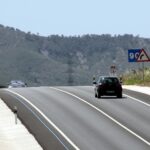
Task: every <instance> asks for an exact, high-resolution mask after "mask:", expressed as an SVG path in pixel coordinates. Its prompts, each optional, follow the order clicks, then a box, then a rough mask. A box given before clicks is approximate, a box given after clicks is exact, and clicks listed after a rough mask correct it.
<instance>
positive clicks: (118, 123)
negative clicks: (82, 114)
mask: <svg viewBox="0 0 150 150" xmlns="http://www.w3.org/2000/svg"><path fill="white" fill-rule="evenodd" d="M50 88H51V89H55V90H57V91H60V92H63V93H66V94H68V95H71V96H73V97H75V98H77V99H78V100H80V101H82V102H84V103H86V104H87V105H89V106H91V107H92V108H94V109H96V110H97V111H99V112H100V113H102V114H103V115H104V116H106V117H107V118H109V119H110V120H112V121H113V122H115V123H116V124H117V125H119V126H120V127H122V128H124V129H125V130H126V131H128V132H129V133H131V134H132V135H134V136H135V137H137V138H138V139H140V140H141V141H143V142H144V143H146V144H147V145H149V146H150V142H149V141H147V140H145V139H144V138H143V137H141V136H140V135H138V134H136V133H135V132H133V131H132V130H130V129H129V128H128V127H126V126H125V125H123V124H121V123H120V122H119V121H117V120H116V119H114V118H113V117H111V116H110V115H108V114H107V113H105V112H104V111H102V110H101V109H99V108H97V107H96V106H94V105H92V104H91V103H89V102H87V101H86V100H84V99H82V98H80V97H78V96H76V95H75V94H72V93H70V92H67V91H64V90H61V89H59V88H54V87H50Z"/></svg>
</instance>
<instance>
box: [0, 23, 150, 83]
mask: <svg viewBox="0 0 150 150" xmlns="http://www.w3.org/2000/svg"><path fill="white" fill-rule="evenodd" d="M131 48H144V49H145V50H146V51H147V53H149V50H150V39H146V38H141V37H139V36H136V37H135V36H133V35H128V34H126V35H122V36H121V35H116V36H111V35H109V34H103V35H82V36H70V37H65V36H63V35H62V36H59V35H50V36H48V37H43V36H40V35H39V34H37V35H35V34H32V33H30V32H28V33H25V32H23V31H20V30H18V29H14V28H10V27H4V26H3V25H0V84H7V83H9V82H10V80H13V79H20V80H23V81H25V82H27V84H28V85H29V86H43V85H45V86H47V85H50V86H53V85H90V84H91V83H92V77H93V75H95V76H98V75H107V74H109V72H110V66H111V65H115V66H116V68H117V74H118V75H120V74H122V73H124V72H126V71H128V70H130V69H133V68H136V67H140V65H141V63H140V64H139V63H132V64H131V63H130V64H129V63H128V58H127V52H128V49H131ZM146 65H149V64H148V63H147V64H146Z"/></svg>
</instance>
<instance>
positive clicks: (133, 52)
mask: <svg viewBox="0 0 150 150" xmlns="http://www.w3.org/2000/svg"><path fill="white" fill-rule="evenodd" d="M140 52H141V49H129V50H128V62H137V59H138V57H139V54H140Z"/></svg>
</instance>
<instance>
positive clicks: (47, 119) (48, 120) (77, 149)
mask: <svg viewBox="0 0 150 150" xmlns="http://www.w3.org/2000/svg"><path fill="white" fill-rule="evenodd" d="M5 90H6V91H9V92H10V93H13V94H15V95H17V96H19V97H21V98H22V99H24V100H25V101H26V102H27V103H29V104H30V105H31V106H32V107H33V108H34V109H35V110H36V111H38V112H39V113H40V114H41V115H42V116H43V117H44V118H45V119H46V121H47V122H49V123H50V124H51V125H52V126H53V127H54V128H55V129H56V130H57V131H58V132H59V133H60V134H61V135H62V136H63V137H64V138H65V139H66V140H67V141H68V142H69V143H70V144H71V145H72V146H73V147H74V148H75V149H76V150H80V149H79V148H78V147H77V146H76V145H75V144H74V143H73V142H72V141H71V140H70V139H69V138H68V137H67V136H66V135H65V134H64V133H63V132H62V131H61V130H60V129H59V128H58V127H57V126H56V125H55V124H54V123H53V122H52V121H51V120H50V119H49V118H48V117H47V116H46V115H45V114H44V113H43V112H42V111H41V110H40V109H38V108H37V107H36V106H35V105H34V104H32V103H31V102H30V101H29V100H28V99H27V98H25V97H23V96H22V95H20V94H18V93H16V92H14V91H11V90H9V89H5Z"/></svg>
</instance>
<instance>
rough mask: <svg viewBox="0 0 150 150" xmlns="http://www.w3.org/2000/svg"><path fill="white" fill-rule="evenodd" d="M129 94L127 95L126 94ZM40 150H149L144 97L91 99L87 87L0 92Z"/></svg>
mask: <svg viewBox="0 0 150 150" xmlns="http://www.w3.org/2000/svg"><path fill="white" fill-rule="evenodd" d="M128 95H130V96H128ZM0 97H1V98H2V99H3V100H4V101H5V102H6V103H7V104H8V105H9V106H10V107H11V108H13V107H14V106H17V108H18V116H19V118H20V119H21V120H22V122H23V123H24V124H25V125H26V126H27V127H28V129H29V131H30V132H31V133H33V134H34V136H35V137H36V139H37V140H38V142H39V143H40V144H41V145H42V147H43V148H44V149H45V150H50V149H55V150H57V149H58V150H61V149H62V150H63V149H67V150H74V149H77V150H79V149H81V150H150V115H149V114H150V97H149V96H147V95H145V94H139V93H136V92H130V91H128V90H124V95H123V98H116V97H102V98H101V99H97V98H95V97H94V90H93V87H92V86H72V87H67V86H66V87H35V88H12V89H3V90H0Z"/></svg>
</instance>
